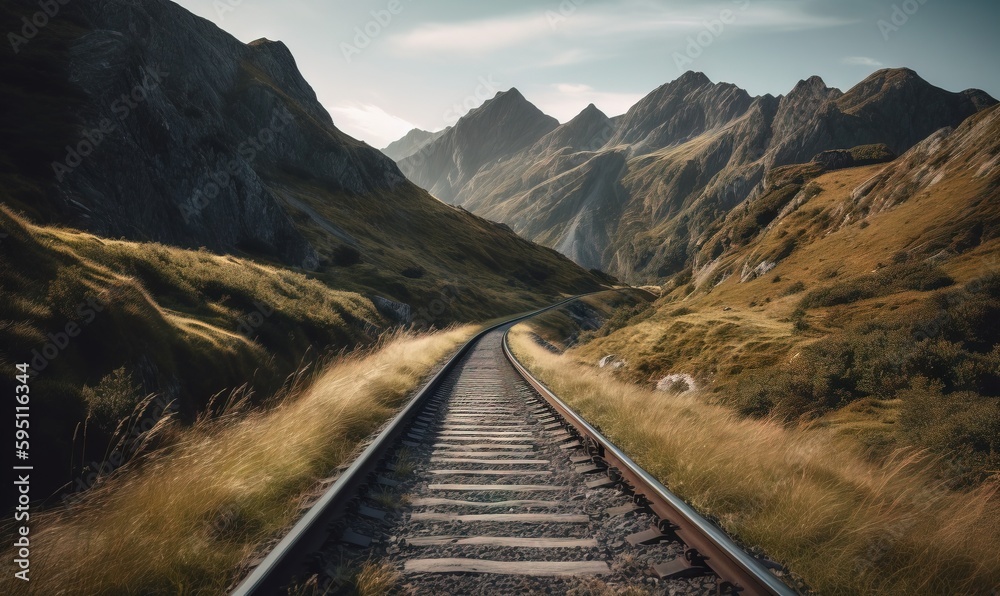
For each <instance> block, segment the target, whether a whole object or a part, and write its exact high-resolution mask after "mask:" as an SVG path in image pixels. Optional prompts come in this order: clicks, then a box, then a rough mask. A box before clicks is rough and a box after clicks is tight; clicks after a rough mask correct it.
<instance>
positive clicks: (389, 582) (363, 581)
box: [354, 562, 400, 596]
mask: <svg viewBox="0 0 1000 596" xmlns="http://www.w3.org/2000/svg"><path fill="white" fill-rule="evenodd" d="M399 578H400V574H399V572H398V571H396V569H395V567H393V566H391V565H389V564H388V563H371V562H368V563H365V564H364V565H362V566H361V571H359V572H358V575H357V577H355V578H354V590H355V592H356V593H357V595H358V596H383V595H384V594H388V593H389V590H390V588H392V587H393V586H395V585H396V583H397V582H398V581H399Z"/></svg>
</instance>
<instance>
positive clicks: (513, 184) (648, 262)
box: [399, 69, 996, 282]
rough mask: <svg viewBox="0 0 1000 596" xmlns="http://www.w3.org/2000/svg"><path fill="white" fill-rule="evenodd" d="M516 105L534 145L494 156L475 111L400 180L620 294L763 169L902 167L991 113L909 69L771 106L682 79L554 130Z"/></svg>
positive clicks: (803, 88)
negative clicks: (927, 144) (604, 278)
mask: <svg viewBox="0 0 1000 596" xmlns="http://www.w3.org/2000/svg"><path fill="white" fill-rule="evenodd" d="M507 93H508V94H514V93H516V90H511V91H508V92H507ZM516 97H517V98H520V99H518V101H517V102H516V103H517V113H523V114H527V115H528V117H527V118H526V120H530V121H540V122H542V126H541V128H540V129H538V130H536V131H534V132H533V134H532V133H530V132H529V131H525V130H524V127H523V126H522V127H521V128H520V132H519V136H520V138H525V139H528V138H534V139H535V140H534V142H532V143H527V142H522V143H519V144H520V145H521V148H520V149H516V148H515V146H513V145H512V146H504V147H501V148H494V142H493V140H492V139H493V138H494V136H495V135H497V134H502V133H503V128H504V127H505V126H507V124H506V121H505V120H504V119H502V118H500V117H498V115H496V114H495V110H493V109H491V108H490V107H489V106H487V105H484V106H483V107H481V108H479V109H477V110H473V111H472V112H470V113H469V114H468V115H467V116H466V118H463V119H462V120H460V121H459V122H458V124H457V125H456V126H455V128H454V129H453V130H452V131H449V132H448V133H446V134H444V135H442V136H441V137H440V138H439V139H437V140H436V141H433V142H431V143H429V144H428V145H427V146H425V147H424V149H423V151H422V153H424V154H427V155H428V158H427V159H422V160H416V159H412V158H411V159H404V160H402V161H400V162H399V165H400V169H401V170H402V171H403V173H404V174H406V175H407V176H408V177H409V178H410V179H411V180H413V181H414V182H416V183H417V184H418V185H420V186H422V187H424V188H427V189H428V190H429V191H430V192H431V193H432V194H435V195H436V196H438V198H440V199H442V200H444V201H446V202H451V203H454V204H457V205H461V206H463V207H465V208H467V209H469V210H470V211H472V212H474V213H477V214H480V215H482V216H484V217H486V218H488V219H492V220H495V221H499V222H503V223H505V224H507V225H509V226H511V228H513V229H514V230H515V231H517V232H518V233H520V234H522V235H524V236H525V237H527V238H530V239H532V240H535V241H538V242H541V243H543V244H545V245H547V246H551V247H554V248H557V249H558V250H560V251H561V252H563V253H564V254H566V255H568V256H570V257H571V258H573V259H574V260H576V261H577V262H578V263H581V264H582V265H584V266H585V267H597V268H601V269H604V270H606V271H608V272H610V273H612V274H614V275H617V276H620V277H622V278H624V279H628V280H629V281H633V282H655V281H657V280H659V279H662V278H664V277H667V276H670V275H672V274H674V273H677V272H678V271H681V270H683V269H684V268H685V267H689V266H691V265H692V264H694V262H695V260H696V255H698V253H699V251H700V248H701V247H702V246H703V245H704V243H705V242H707V241H708V239H709V238H711V237H712V236H713V234H715V233H716V232H717V230H718V229H719V226H720V225H721V222H722V221H723V219H724V218H725V216H726V214H728V213H729V212H730V211H731V210H733V209H734V208H736V207H737V206H738V205H741V204H743V203H744V202H745V201H747V200H752V199H754V198H755V197H758V196H760V195H761V193H762V192H763V191H764V181H765V178H766V176H767V174H768V173H769V172H771V171H772V170H774V169H775V168H778V167H782V166H787V165H791V164H802V163H807V162H809V161H810V160H812V158H813V157H814V156H816V155H818V154H821V153H823V152H825V151H832V150H849V149H852V148H854V147H858V146H868V145H878V144H882V145H885V146H886V147H887V148H888V150H889V151H890V152H891V153H895V154H897V155H898V154H902V153H904V152H906V151H907V150H909V149H910V148H911V147H913V146H914V145H916V144H917V143H919V142H920V141H922V140H923V139H925V138H927V137H928V136H929V135H931V134H932V133H934V132H935V131H936V130H938V129H940V128H943V127H956V126H958V125H959V124H960V123H961V122H962V121H964V120H965V119H966V118H968V117H969V116H971V115H973V114H975V113H977V112H978V111H980V110H982V109H984V108H986V107H989V106H992V105H994V104H995V103H996V100H995V99H993V98H992V97H990V96H989V95H987V94H986V93H984V92H982V91H979V90H967V91H963V92H960V93H951V92H948V91H945V90H943V89H939V88H937V87H934V86H933V85H931V84H929V83H927V82H926V81H924V80H923V79H921V78H920V77H919V76H918V75H917V74H916V73H915V72H913V71H912V70H909V69H886V70H881V71H878V72H876V73H874V74H872V75H871V76H869V77H868V78H866V79H865V80H864V81H862V82H861V83H859V84H858V85H856V86H854V87H853V88H852V89H850V90H848V91H847V92H846V93H844V92H842V91H840V90H838V89H834V88H831V87H828V86H827V85H826V84H825V83H824V82H823V80H822V79H821V78H819V77H815V76H814V77H810V78H808V79H805V80H802V81H800V82H799V83H798V84H797V85H796V86H795V88H794V89H792V91H790V92H789V93H788V94H787V95H784V96H778V97H774V96H771V95H763V96H759V97H752V96H750V95H749V94H748V93H747V92H746V91H744V90H742V89H740V88H738V87H736V86H735V85H732V84H728V83H713V82H712V81H710V80H709V79H708V77H706V76H705V75H704V74H702V73H696V72H688V73H685V74H684V75H682V76H681V77H679V78H678V79H676V80H675V81H672V82H670V83H667V84H665V85H662V86H660V87H659V88H657V89H655V90H654V91H652V92H651V93H649V94H648V95H647V96H646V97H644V98H643V99H641V100H640V101H639V102H637V103H636V104H635V105H634V106H633V107H632V108H630V109H629V110H628V111H627V112H626V113H625V114H624V115H622V116H619V117H616V118H613V119H609V118H607V117H606V116H604V115H603V114H601V113H600V111H599V110H597V108H596V107H594V106H588V108H587V109H585V110H584V111H583V112H582V113H581V114H580V115H578V116H577V117H576V118H574V119H573V120H571V121H569V122H567V123H565V124H562V125H559V126H556V127H551V123H550V122H549V121H548V120H545V119H544V118H541V117H540V116H538V112H537V109H532V108H534V106H531V105H530V103H529V102H527V100H524V99H523V96H521V95H520V93H516ZM522 124H523V123H522ZM459 130H461V131H462V141H461V143H458V142H457V140H458V136H459V135H458V133H457V131H459ZM581 130H585V132H581ZM584 137H587V138H588V140H589V142H588V141H581V139H582V138H584ZM476 139H482V140H483V141H482V143H481V144H479V143H476V142H475V140H476ZM462 148H464V149H462ZM470 157H471V158H470Z"/></svg>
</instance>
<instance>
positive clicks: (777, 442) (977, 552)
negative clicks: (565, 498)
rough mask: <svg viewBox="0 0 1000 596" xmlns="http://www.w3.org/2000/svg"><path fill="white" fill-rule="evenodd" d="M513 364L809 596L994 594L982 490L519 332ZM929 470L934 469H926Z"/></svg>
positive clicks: (995, 544)
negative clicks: (605, 367) (636, 378)
mask: <svg viewBox="0 0 1000 596" xmlns="http://www.w3.org/2000/svg"><path fill="white" fill-rule="evenodd" d="M512 338H513V344H514V349H515V352H516V353H517V355H518V357H519V358H521V359H522V361H523V362H525V364H526V365H528V366H529V368H530V369H531V370H532V371H533V372H534V373H536V374H537V375H539V377H540V378H541V379H542V380H543V381H544V382H545V383H546V384H548V385H549V387H551V388H552V389H553V391H555V392H556V393H557V394H558V395H559V396H560V397H562V398H563V399H564V400H566V401H567V402H568V403H569V404H570V405H571V406H572V407H573V408H574V409H576V411H577V412H579V413H580V414H581V415H582V416H583V417H584V418H586V419H587V420H588V421H589V422H591V423H592V424H596V425H599V426H600V428H601V429H602V430H603V432H604V433H605V434H606V435H607V436H608V437H609V438H610V439H611V440H612V441H614V442H615V443H616V444H617V445H618V446H619V447H621V448H622V449H624V450H625V452H626V453H628V454H629V455H630V456H631V457H632V458H633V459H635V460H636V461H637V462H638V463H639V464H640V465H642V466H643V467H644V468H645V469H646V470H648V471H649V472H650V473H652V474H653V475H654V476H656V477H657V478H659V479H661V480H662V481H664V483H665V484H666V485H667V486H668V487H670V488H671V489H672V490H673V491H675V492H676V493H678V494H679V495H680V496H681V497H683V498H684V499H686V500H687V501H688V502H689V503H691V504H692V505H694V506H695V507H696V508H698V509H699V510H701V511H702V512H705V513H708V514H710V515H712V516H714V517H715V518H716V519H718V520H720V522H721V523H722V525H723V526H724V527H725V528H726V529H727V530H728V531H729V532H731V533H732V534H734V535H735V536H737V537H738V538H739V539H740V540H742V541H744V542H745V543H747V544H749V545H753V546H759V547H762V548H763V549H764V550H765V551H766V552H767V553H768V554H769V555H770V556H772V557H774V558H776V559H778V560H779V561H781V562H782V563H784V564H786V565H787V566H788V567H789V568H790V569H791V570H793V571H794V572H796V573H797V574H799V575H801V576H802V577H803V578H805V580H806V581H807V582H808V584H809V585H810V586H811V587H812V588H814V589H816V590H818V591H819V592H820V593H823V594H856V593H879V594H990V591H991V590H993V589H996V588H997V586H1000V557H998V556H997V553H998V552H1000V501H998V499H997V496H996V492H997V488H998V487H997V485H996V484H995V483H988V484H985V485H983V486H981V487H979V488H978V489H976V490H974V491H971V492H954V491H951V490H949V489H948V488H947V487H946V486H944V485H943V484H941V483H940V482H938V481H935V480H933V479H932V478H933V476H932V475H931V474H930V473H928V469H929V468H930V467H931V464H932V463H933V462H931V461H930V460H929V458H928V456H926V455H924V454H922V453H920V452H915V451H900V452H898V453H896V454H895V455H894V456H893V457H890V458H889V459H888V461H887V462H886V463H884V464H876V463H872V462H870V461H869V460H866V459H865V458H864V457H862V455H861V454H860V452H859V451H858V448H857V447H856V446H855V445H854V444H853V443H851V442H849V441H848V440H847V439H846V438H844V437H842V436H837V435H836V434H835V432H833V431H828V430H822V429H813V430H797V429H790V428H788V427H786V426H783V425H781V424H777V423H774V422H771V421H767V420H753V419H745V418H741V417H739V416H738V415H736V414H734V413H733V412H732V411H731V410H729V409H727V408H724V407H721V406H714V405H709V404H707V403H705V402H704V401H703V400H702V398H701V397H700V396H698V395H690V394H688V395H684V396H674V395H668V394H666V393H662V392H655V391H652V390H649V389H646V388H642V387H639V386H637V385H633V384H629V383H625V382H621V381H618V380H615V379H614V378H613V377H612V376H611V375H610V374H607V373H606V372H605V373H601V372H600V371H598V370H596V369H593V368H591V367H588V366H581V365H579V364H577V363H574V362H573V361H572V360H571V359H570V358H567V357H563V356H559V355H556V354H553V353H551V352H549V351H547V350H545V349H543V348H542V347H540V346H539V345H538V344H536V343H535V342H534V341H533V340H532V339H531V336H530V335H529V332H528V330H527V329H526V328H525V326H523V325H522V326H519V327H517V328H515V331H514V332H513V333H512ZM938 463H940V462H938Z"/></svg>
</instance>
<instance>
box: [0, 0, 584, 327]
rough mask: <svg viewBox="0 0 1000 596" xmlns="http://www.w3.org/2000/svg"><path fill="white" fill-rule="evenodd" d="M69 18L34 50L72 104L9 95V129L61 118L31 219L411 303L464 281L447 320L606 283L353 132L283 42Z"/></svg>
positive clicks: (16, 201)
mask: <svg viewBox="0 0 1000 596" xmlns="http://www.w3.org/2000/svg"><path fill="white" fill-rule="evenodd" d="M22 4H25V3H22ZM81 4H82V3H81ZM27 5H28V4H25V6H27ZM61 15H62V16H61V19H60V21H61V26H62V28H61V29H59V30H58V31H55V30H53V34H51V35H49V36H48V39H49V40H50V41H51V42H52V43H53V44H55V42H56V40H58V41H59V45H54V46H53V47H52V48H51V50H52V51H51V52H48V53H46V54H45V55H44V56H42V55H40V57H39V59H42V58H44V59H45V60H47V61H48V63H47V64H44V65H43V66H44V67H45V68H46V70H47V71H49V72H52V73H60V77H56V78H59V79H60V81H58V82H59V84H61V85H62V86H63V87H69V88H70V89H71V90H67V89H64V88H63V87H60V88H59V89H58V97H59V98H63V99H58V98H56V99H52V98H51V97H49V98H48V99H47V100H48V101H49V103H50V104H52V105H50V106H47V107H46V109H45V110H43V109H42V108H41V107H40V106H41V105H42V104H41V103H40V102H41V101H43V100H46V96H45V94H46V93H47V90H46V88H40V90H39V91H38V94H39V95H41V96H42V97H41V98H39V97H32V98H23V100H22V97H23V92H22V91H18V92H15V93H10V94H8V98H9V99H10V100H11V101H12V102H13V104H14V105H11V106H10V108H11V110H10V112H8V113H9V114H10V116H9V121H10V123H11V126H12V127H16V126H21V127H22V129H24V130H31V128H30V126H31V125H32V124H33V123H35V122H39V121H40V120H41V119H42V118H43V117H44V118H46V119H48V121H47V122H46V123H43V124H40V125H39V127H40V128H39V130H41V131H45V130H48V128H52V127H53V126H54V125H53V124H50V123H49V121H51V122H56V123H60V127H61V128H60V129H59V130H53V132H52V134H51V135H42V137H41V139H40V140H37V139H38V137H39V135H37V134H35V135H34V136H35V139H36V140H32V141H30V142H31V143H35V142H37V143H38V144H39V145H40V146H39V147H38V148H37V149H33V153H32V155H35V157H34V158H33V159H34V163H31V164H25V163H20V164H17V166H18V167H17V171H18V172H21V173H23V172H25V171H31V172H34V173H35V175H36V176H38V177H40V178H41V179H42V180H43V183H44V186H45V190H44V191H43V192H39V193H37V194H36V195H34V196H31V197H30V198H28V195H26V194H23V193H22V194H18V195H16V196H12V197H10V198H8V199H7V202H8V204H11V205H13V206H15V207H16V208H18V209H20V210H22V211H23V212H24V213H25V214H26V215H28V216H29V217H30V218H31V219H32V220H33V221H36V222H40V223H47V224H60V225H69V226H73V227H77V228H80V229H84V230H86V231H88V232H91V233H94V234H97V235H99V236H104V237H114V238H126V239H131V240H137V241H151V242H160V243H164V244H169V245H173V246H179V247H186V248H199V247H205V248H207V249H209V250H211V251H214V252H218V253H230V252H236V253H239V254H243V255H247V256H252V257H255V258H261V259H265V260H269V261H273V262H277V263H281V264H284V265H286V266H292V267H296V268H300V269H304V270H308V271H310V272H311V273H313V274H315V275H317V276H320V277H323V278H326V279H327V280H328V281H330V282H331V283H332V284H333V285H335V286H336V287H338V288H341V289H349V290H353V291H358V292H361V293H364V294H366V295H374V294H377V295H381V296H385V297H388V298H391V299H393V300H396V301H399V302H404V303H408V304H411V305H413V306H414V310H418V309H417V307H418V306H419V305H420V304H426V303H429V302H431V301H433V300H434V299H436V298H437V296H438V294H439V293H440V292H441V288H442V287H444V286H446V285H449V284H457V285H459V286H463V290H462V292H460V296H461V297H460V298H458V299H457V300H456V301H455V305H454V309H455V310H453V311H451V312H450V313H449V314H448V315H446V316H445V317H443V318H439V317H435V320H436V322H443V321H444V320H445V319H446V318H448V317H455V318H460V317H462V316H467V315H470V314H472V312H473V311H477V310H478V311H480V312H483V313H485V312H488V310H489V309H491V308H494V307H499V306H500V305H502V304H506V300H504V299H499V296H500V295H501V294H504V293H506V292H509V291H512V288H513V290H514V291H520V290H528V291H534V290H541V289H542V288H543V287H545V289H544V290H542V292H543V293H549V292H555V293H558V292H561V291H564V290H565V291H575V290H579V289H584V288H587V287H591V285H592V284H593V283H594V282H595V280H594V278H592V277H591V276H590V275H589V274H588V273H586V272H585V271H582V270H580V269H578V268H576V267H574V266H572V265H571V264H570V263H569V261H567V260H565V259H562V258H561V257H559V256H558V255H556V254H554V253H553V252H552V251H550V250H547V249H543V248H540V247H534V246H531V245H530V244H526V243H525V242H523V241H522V240H521V239H519V238H517V237H516V236H515V235H513V234H511V233H510V232H509V231H507V230H506V229H504V228H502V227H499V226H496V225H493V224H491V223H489V222H487V221H484V220H481V219H479V218H477V217H474V216H472V215H470V214H469V213H467V212H465V211H462V210H460V209H455V208H452V207H448V206H445V205H442V204H441V203H440V202H438V201H435V200H434V199H433V198H432V197H430V196H429V195H427V193H425V192H423V191H422V190H420V189H419V188H417V187H416V186H414V185H413V184H412V183H410V182H409V181H408V180H407V179H406V177H405V176H403V174H402V173H401V172H400V171H399V169H398V168H397V166H396V165H395V163H394V162H393V161H392V160H391V159H389V158H388V157H386V156H385V155H383V154H382V153H381V152H379V151H377V150H375V149H373V148H372V147H369V146H368V145H366V144H365V143H363V142H361V141H358V140H355V139H353V138H351V137H349V136H347V135H346V134H344V133H343V132H341V131H340V130H339V129H338V128H337V127H336V125H335V124H334V123H333V121H332V120H331V117H330V115H329V114H328V113H327V112H326V110H325V109H324V108H323V107H322V105H321V104H320V103H319V101H318V100H317V98H316V94H315V92H314V91H313V89H312V88H311V87H310V86H309V84H308V83H307V82H306V81H305V80H304V79H303V77H302V75H301V74H300V73H299V71H298V69H297V67H296V64H295V60H294V58H293V57H292V55H291V53H290V52H289V51H288V48H287V47H286V46H285V45H284V44H283V43H281V42H277V41H269V40H264V39H261V40H257V41H254V42H252V43H249V44H244V43H241V42H240V41H238V40H236V39H235V38H233V37H232V36H231V35H229V34H228V33H226V32H224V31H222V30H221V29H219V28H218V27H216V26H215V25H214V24H212V23H210V22H209V21H206V20H204V19H201V18H198V17H196V16H194V15H192V14H191V13H189V12H187V11H185V10H183V9H181V8H180V7H178V6H177V5H176V4H174V3H172V2H169V1H167V0H110V1H109V2H104V3H100V5H99V6H98V5H95V4H92V3H88V4H86V5H81V6H79V7H73V8H67V9H66V10H65V11H64V12H62V13H61ZM57 34H58V35H57ZM36 47H38V48H39V50H40V49H41V48H40V46H36ZM27 48H28V50H30V49H32V45H28V46H27ZM25 68H28V65H27V64H26V63H22V64H12V65H11V69H12V70H15V71H17V70H18V69H25ZM32 74H33V73H28V74H25V75H23V76H29V75H32ZM53 84H55V83H53ZM11 86H13V83H12V84H11ZM49 95H52V94H51V93H50V94H49ZM514 99H515V98H514V97H513V96H511V97H510V98H509V99H508V98H497V99H495V100H494V101H493V102H492V104H493V106H492V108H493V109H491V111H494V112H498V113H499V114H501V115H503V114H506V113H507V112H506V110H508V109H509V110H511V111H510V113H509V117H510V118H523V113H521V112H519V111H518V110H517V108H518V106H517V105H516V102H514V101H510V100H514ZM522 103H526V102H523V98H522ZM50 108H51V109H50ZM43 112H44V113H43ZM471 124H475V123H474V122H472V123H471ZM102 125H103V126H104V127H105V129H106V130H105V132H102V131H101V129H102ZM525 125H526V126H527V127H529V128H531V129H544V128H545V127H544V126H541V125H540V123H539V121H538V120H526V121H525ZM468 126H469V124H468V123H467V124H466V125H465V127H468ZM8 132H9V134H12V135H17V134H18V131H17V130H16V129H15V130H9V131H8ZM20 136H21V137H25V138H27V137H30V136H31V135H28V134H21V135H20ZM49 136H51V137H52V138H51V139H50V138H49ZM512 138H513V137H512ZM84 154H86V155H84ZM10 159H11V160H16V159H20V160H21V161H22V162H24V158H18V157H12V158H10ZM42 164H44V165H42ZM46 170H47V171H46ZM53 177H54V178H55V184H49V183H50V182H51V181H52V178H53ZM39 195H40V196H39ZM515 255H516V257H515ZM541 272H545V273H544V274H543V273H541ZM564 276H565V277H564ZM543 278H544V281H541V280H542V279H543ZM563 282H567V284H568V285H566V286H565V287H562V286H561V284H562V283H563ZM556 286H560V287H558V288H557V287H556ZM549 295H552V294H551V293H550V294H549ZM483 300H485V302H483Z"/></svg>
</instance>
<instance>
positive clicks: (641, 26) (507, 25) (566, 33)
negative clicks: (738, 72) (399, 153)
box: [390, 0, 854, 64]
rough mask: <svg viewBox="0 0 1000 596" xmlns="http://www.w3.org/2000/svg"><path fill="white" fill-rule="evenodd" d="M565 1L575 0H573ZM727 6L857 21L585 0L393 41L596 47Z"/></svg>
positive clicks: (797, 22)
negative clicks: (565, 7)
mask: <svg viewBox="0 0 1000 596" xmlns="http://www.w3.org/2000/svg"><path fill="white" fill-rule="evenodd" d="M564 4H569V5H570V6H573V5H574V3H572V2H567V3H564ZM553 6H556V5H553ZM558 6H562V5H558ZM723 11H729V12H730V13H732V14H733V15H735V16H734V20H733V21H732V22H731V23H730V24H729V25H727V26H728V27H740V28H753V29H762V30H769V31H798V30H807V29H816V28H826V27H835V26H840V25H845V24H848V23H851V22H854V21H849V20H845V19H842V18H840V17H835V16H824V15H816V14H809V13H808V12H806V11H805V9H804V8H803V7H802V6H801V5H800V4H799V3H792V2H782V1H776V0H772V1H770V2H766V1H764V0H756V1H754V2H751V0H734V1H731V2H714V3H697V4H694V3H691V4H685V5H671V6H660V5H658V4H656V3H651V2H647V1H641V0H625V1H622V2H616V3H613V4H610V5H609V4H603V5H598V4H586V3H584V4H580V5H579V6H575V8H573V9H572V10H566V11H564V12H562V13H560V12H559V11H558V10H552V9H551V8H549V9H545V10H543V9H537V10H533V11H531V12H524V13H519V14H513V15H505V16H499V17H493V18H485V19H476V20H467V21H458V22H435V23H425V24H422V25H419V26H417V27H416V28H414V29H411V30H409V31H406V32H401V33H396V34H394V35H393V36H392V37H391V39H390V45H391V46H392V47H393V48H394V49H395V50H397V51H398V52H401V53H407V54H411V53H421V54H450V55H452V56H465V55H474V56H475V55H482V54H486V53H490V52H494V51H498V50H513V49H517V48H522V49H524V48H526V47H527V46H529V45H530V46H534V45H537V44H546V43H553V44H556V45H561V46H563V47H565V43H566V42H567V41H578V42H581V43H583V44H587V45H588V47H592V45H593V42H595V41H602V40H604V41H608V40H610V41H613V42H616V43H617V42H620V41H621V39H622V37H623V36H630V37H631V38H633V39H639V38H651V37H653V38H662V36H663V35H665V34H667V35H673V34H676V35H688V34H690V33H696V32H699V31H701V30H703V29H704V28H705V27H706V23H710V22H716V21H718V20H719V19H720V17H721V15H722V14H723ZM579 56H580V54H579V51H578V53H577V54H576V55H573V54H571V53H564V54H563V55H561V56H560V55H557V56H556V57H555V58H554V59H551V60H550V61H549V62H550V63H555V64H558V63H559V61H560V60H563V61H565V60H572V59H576V58H579Z"/></svg>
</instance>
